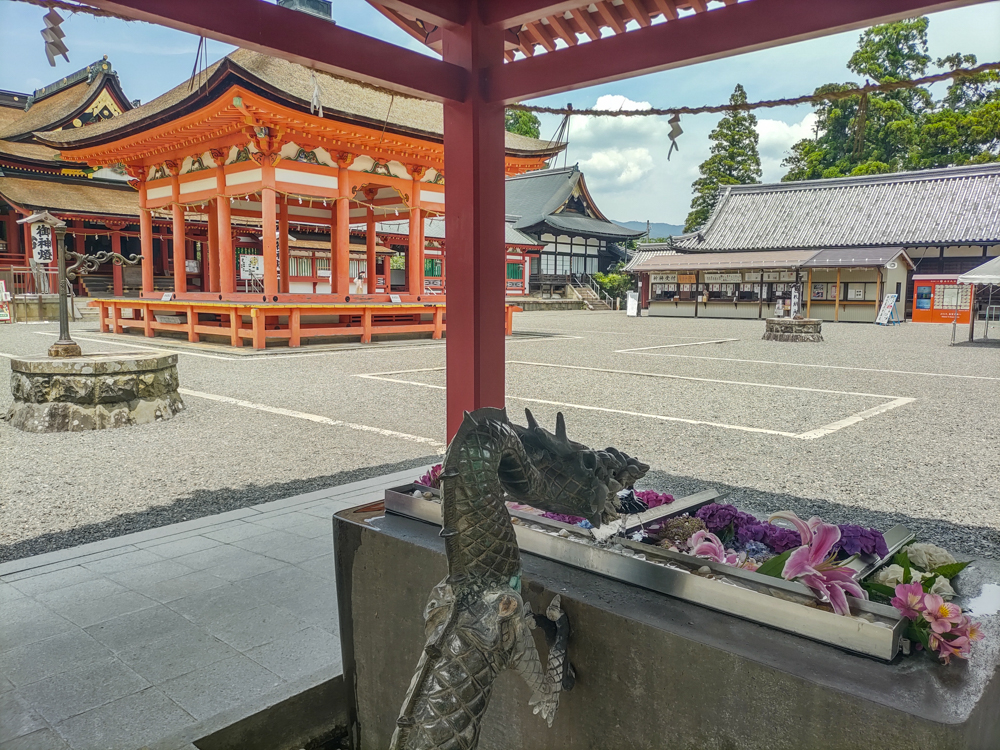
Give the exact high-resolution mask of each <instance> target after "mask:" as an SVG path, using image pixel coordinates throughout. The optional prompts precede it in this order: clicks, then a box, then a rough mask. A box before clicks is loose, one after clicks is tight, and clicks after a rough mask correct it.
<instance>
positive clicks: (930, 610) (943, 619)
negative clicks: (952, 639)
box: [923, 594, 962, 633]
mask: <svg viewBox="0 0 1000 750" xmlns="http://www.w3.org/2000/svg"><path fill="white" fill-rule="evenodd" d="M923 615H924V619H925V620H927V622H929V623H930V624H931V630H933V631H934V632H935V633H947V632H948V631H950V630H951V629H952V626H954V625H958V623H959V622H960V621H961V619H962V609H961V607H959V606H958V605H957V604H952V603H951V602H946V601H945V600H944V599H943V598H941V597H940V596H938V595H937V594H924V601H923Z"/></svg>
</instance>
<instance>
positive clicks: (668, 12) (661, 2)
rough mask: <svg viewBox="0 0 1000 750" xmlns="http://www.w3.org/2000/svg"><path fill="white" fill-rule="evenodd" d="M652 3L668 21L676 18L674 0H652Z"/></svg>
mask: <svg viewBox="0 0 1000 750" xmlns="http://www.w3.org/2000/svg"><path fill="white" fill-rule="evenodd" d="M653 5H655V6H656V9H657V10H658V11H659V12H660V13H662V14H663V17H664V18H666V19H667V20H668V21H676V20H677V6H676V5H675V4H674V0H653Z"/></svg>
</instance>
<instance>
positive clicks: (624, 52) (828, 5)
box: [485, 0, 981, 104]
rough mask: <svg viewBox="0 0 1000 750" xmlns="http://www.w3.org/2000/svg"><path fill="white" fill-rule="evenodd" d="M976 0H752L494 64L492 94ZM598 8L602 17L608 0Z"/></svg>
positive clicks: (569, 86) (652, 68) (542, 92)
mask: <svg viewBox="0 0 1000 750" xmlns="http://www.w3.org/2000/svg"><path fill="white" fill-rule="evenodd" d="M978 2H981V0H809V1H808V2H807V3H803V2H802V0H750V1H749V2H742V3H737V4H736V5H730V6H728V7H724V8H719V9H716V10H713V11H711V12H710V13H698V14H696V15H692V16H687V17H685V18H682V19H680V20H678V21H677V23H662V24H656V25H655V26H650V27H648V28H645V29H636V30H635V31H631V32H629V33H628V34H627V35H625V34H619V35H618V36H612V37H605V38H603V39H599V40H597V41H595V42H590V43H589V44H583V45H580V46H578V47H571V48H568V49H562V50H558V51H556V52H551V53H550V54H547V55H538V56H536V57H533V58H530V59H525V60H515V61H514V62H512V63H507V64H505V65H503V66H501V67H499V68H498V69H490V70H489V71H487V73H486V75H485V80H486V81H487V82H488V83H487V85H488V90H487V98H488V99H489V100H490V101H494V102H497V103H500V104H509V103H512V102H519V101H524V100H525V99H532V98H535V97H538V96H547V95H549V94H557V93H560V92H563V91H572V90H574V89H577V88H582V87H584V86H594V85H598V84H601V83H608V82H611V81H619V80H622V79H624V78H631V77H633V76H637V75H644V74H647V73H655V72H658V71H661V70H670V69H672V68H679V67H682V66H685V65H692V64H695V63H699V62H705V61H707V60H718V59H721V58H725V57H732V56H734V55H739V54H743V53H745V52H752V51H754V50H759V49H768V48H770V47H776V46H779V45H782V44H790V43H792V42H799V41H803V40H806V39H814V38H817V37H822V36H827V35H830V34H837V33H840V32H843V31H850V30H853V29H861V28H865V27H866V26H871V25H873V24H880V23H887V22H891V21H896V20H899V19H902V18H912V17H913V16H919V15H922V14H924V13H934V12H937V11H941V10H948V9H950V8H958V7H962V6H966V5H973V4H976V3H978ZM597 7H598V10H600V11H601V12H602V16H604V12H605V9H606V8H607V7H608V4H607V3H601V4H600V5H598V6H597Z"/></svg>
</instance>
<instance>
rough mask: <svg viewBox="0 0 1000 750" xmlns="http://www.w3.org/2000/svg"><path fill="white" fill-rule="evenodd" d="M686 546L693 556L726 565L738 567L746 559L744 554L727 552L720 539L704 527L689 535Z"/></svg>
mask: <svg viewBox="0 0 1000 750" xmlns="http://www.w3.org/2000/svg"><path fill="white" fill-rule="evenodd" d="M688 547H690V548H691V554H692V555H694V556H695V557H704V558H707V559H709V560H711V561H712V562H717V563H725V564H726V565H735V566H737V567H739V566H740V565H742V564H743V561H744V560H745V559H746V556H745V555H742V556H741V555H737V554H735V553H733V552H729V553H727V552H726V548H725V546H724V545H723V544H722V540H721V539H719V537H717V536H716V535H715V534H713V533H711V532H709V531H705V530H704V529H699V530H698V531H696V532H694V533H693V534H692V535H691V538H690V539H688ZM741 557H742V559H741Z"/></svg>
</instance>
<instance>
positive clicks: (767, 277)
mask: <svg viewBox="0 0 1000 750" xmlns="http://www.w3.org/2000/svg"><path fill="white" fill-rule="evenodd" d="M763 275H764V281H781V272H780V271H764V272H763Z"/></svg>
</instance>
